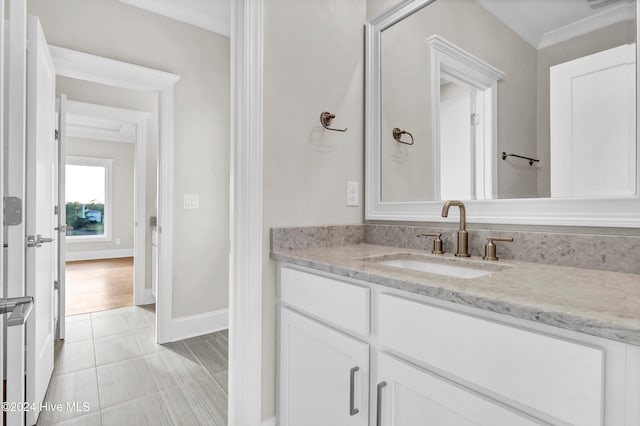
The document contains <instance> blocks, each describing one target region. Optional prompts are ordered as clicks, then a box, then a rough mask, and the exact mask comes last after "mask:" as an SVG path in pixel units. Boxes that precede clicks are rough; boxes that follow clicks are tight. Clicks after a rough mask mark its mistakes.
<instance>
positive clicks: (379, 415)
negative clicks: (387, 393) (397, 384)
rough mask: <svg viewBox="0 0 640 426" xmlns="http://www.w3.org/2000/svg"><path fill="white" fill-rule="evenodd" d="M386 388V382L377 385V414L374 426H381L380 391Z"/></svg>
mask: <svg viewBox="0 0 640 426" xmlns="http://www.w3.org/2000/svg"><path fill="white" fill-rule="evenodd" d="M385 386H387V382H380V383H378V398H377V400H378V402H377V407H376V408H377V413H376V426H381V425H382V389H383V388H384V387H385Z"/></svg>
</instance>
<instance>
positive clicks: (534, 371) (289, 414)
mask: <svg viewBox="0 0 640 426" xmlns="http://www.w3.org/2000/svg"><path fill="white" fill-rule="evenodd" d="M278 272H279V280H278V283H279V298H280V300H279V304H280V306H279V309H278V311H279V324H280V326H279V330H280V331H279V361H278V365H279V383H278V396H279V403H278V419H279V423H278V425H279V426H313V425H323V426H326V425H336V426H342V425H362V426H365V425H369V426H414V425H416V426H418V425H420V426H422V425H425V424H434V425H438V426H465V425H486V426H519V425H558V426H560V425H562V426H566V425H576V426H640V347H638V346H633V345H626V344H624V343H620V342H615V341H611V340H606V339H602V338H599V337H594V336H589V335H585V334H582V333H577V332H574V331H570V330H565V329H560V328H556V327H550V326H547V325H544V324H539V323H535V322H531V321H525V320H522V319H518V318H513V317H508V316H505V315H500V314H496V313H493V312H489V311H485V310H481V309H477V308H470V307H466V306H462V305H456V304H453V303H449V302H444V301H441V300H436V299H433V298H429V297H424V296H419V295H416V294H412V293H408V292H403V291H400V290H395V289H391V288H387V287H383V286H379V285H375V284H370V283H366V282H362V281H356V280H352V279H348V278H343V277H338V276H335V275H332V274H328V273H323V272H319V271H315V270H311V269H306V268H302V267H298V266H294V265H289V264H280V265H279V267H278ZM353 367H357V370H356V373H355V377H354V380H353V383H352V381H351V380H350V379H351V377H350V376H351V374H350V372H351V369H352V368H353ZM352 390H353V396H351V393H352V392H351V391H352ZM352 406H353V407H352ZM367 407H368V409H367ZM351 408H356V409H358V413H357V414H355V415H351V413H352V412H353V411H351Z"/></svg>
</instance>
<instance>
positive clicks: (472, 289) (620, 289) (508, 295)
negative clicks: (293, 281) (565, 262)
mask: <svg viewBox="0 0 640 426" xmlns="http://www.w3.org/2000/svg"><path fill="white" fill-rule="evenodd" d="M398 254H410V256H411V257H415V258H420V257H429V258H431V259H434V258H435V260H436V261H438V262H441V263H442V262H444V263H454V264H455V263H456V262H459V261H460V260H462V262H465V263H467V262H468V264H469V266H471V264H473V267H477V268H479V269H488V270H491V271H493V272H492V273H491V274H489V275H485V276H481V277H478V278H473V279H464V278H453V277H448V276H442V275H434V274H430V273H425V272H419V271H412V270H409V269H401V268H396V267H393V266H385V265H380V264H378V263H376V262H375V261H376V260H383V259H393V258H397V257H398ZM271 258H272V259H273V260H278V261H282V262H287V263H291V264H295V265H300V266H305V267H308V268H312V269H316V270H320V271H324V272H329V273H332V274H336V275H340V276H344V277H349V278H354V279H358V280H363V281H368V282H371V283H374V284H378V285H381V286H386V287H391V288H396V289H400V290H404V291H407V292H410V293H415V294H419V295H424V296H430V297H435V298H438V299H442V300H446V301H449V302H454V303H459V304H461V305H466V306H471V307H475V308H480V309H485V310H488V311H492V312H497V313H500V314H506V315H511V316H513V317H517V318H521V319H525V320H530V321H535V322H539V323H544V324H548V325H552V326H556V327H561V328H565V329H569V330H574V331H579V332H582V333H586V334H591V335H594V336H598V337H603V338H606V339H611V340H616V341H619V342H624V343H630V344H633V345H638V346H640V274H626V273H620V272H607V271H597V270H591V269H583V268H572V267H565V266H553V265H543V264H539V263H527V262H517V261H511V260H500V261H498V262H486V261H483V260H482V259H480V258H478V257H472V258H470V259H457V258H454V257H453V256H452V255H450V254H448V255H443V256H436V255H432V254H430V253H429V252H426V251H421V250H412V249H405V248H398V247H387V246H380V245H372V244H354V245H344V246H333V247H313V248H304V249H293V250H276V251H273V252H272V253H271ZM368 258H370V259H369V260H367V259H368ZM371 260H374V261H371Z"/></svg>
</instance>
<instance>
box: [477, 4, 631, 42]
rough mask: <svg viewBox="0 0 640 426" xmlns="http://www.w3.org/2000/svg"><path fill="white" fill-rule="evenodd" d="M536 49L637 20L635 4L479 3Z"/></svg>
mask: <svg viewBox="0 0 640 426" xmlns="http://www.w3.org/2000/svg"><path fill="white" fill-rule="evenodd" d="M476 1H477V2H478V3H479V4H480V6H482V7H483V8H484V9H486V10H487V11H488V12H489V13H491V14H492V15H494V16H495V17H497V18H498V19H499V20H501V21H502V22H503V23H504V24H505V25H506V26H507V27H509V28H511V29H512V30H513V31H514V32H516V33H517V34H519V35H520V36H521V37H522V38H523V39H525V40H526V41H527V42H528V43H529V44H530V45H532V46H533V47H535V48H536V49H542V48H544V47H548V46H551V45H554V44H557V43H560V42H561V41H565V40H569V39H571V38H574V37H577V36H579V35H582V34H586V33H589V32H591V31H594V30H596V29H599V28H604V27H606V26H608V25H612V24H615V23H617V22H621V21H626V20H631V19H633V18H634V17H635V13H636V12H635V1H634V0H476Z"/></svg>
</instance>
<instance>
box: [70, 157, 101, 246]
mask: <svg viewBox="0 0 640 426" xmlns="http://www.w3.org/2000/svg"><path fill="white" fill-rule="evenodd" d="M68 165H69V166H93V167H104V169H105V191H104V198H105V199H104V216H103V223H104V234H103V235H66V236H65V241H66V242H67V243H89V242H110V241H112V232H111V231H112V226H111V225H112V223H113V216H112V211H113V208H112V201H113V197H112V187H113V185H112V181H113V179H112V178H113V159H112V158H98V157H84V156H71V155H68V156H67V157H66V158H65V163H64V166H65V168H66V166H68ZM63 211H64V213H65V215H66V211H67V200H66V198H65V205H64V209H63V208H61V209H60V213H62V212H63ZM65 222H66V219H65Z"/></svg>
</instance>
